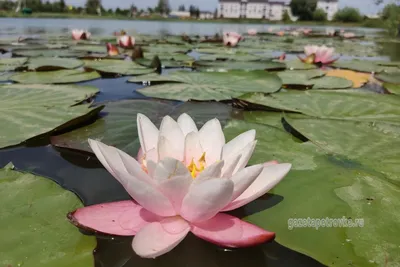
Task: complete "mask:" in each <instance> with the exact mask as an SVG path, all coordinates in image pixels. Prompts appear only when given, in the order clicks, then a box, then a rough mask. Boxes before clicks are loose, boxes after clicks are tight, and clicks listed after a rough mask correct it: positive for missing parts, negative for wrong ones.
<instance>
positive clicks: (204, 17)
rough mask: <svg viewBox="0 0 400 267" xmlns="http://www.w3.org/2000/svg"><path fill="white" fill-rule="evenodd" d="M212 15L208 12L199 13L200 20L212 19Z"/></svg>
mask: <svg viewBox="0 0 400 267" xmlns="http://www.w3.org/2000/svg"><path fill="white" fill-rule="evenodd" d="M213 18H214V13H212V12H209V11H201V12H200V19H213Z"/></svg>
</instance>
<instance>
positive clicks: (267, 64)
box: [194, 61, 286, 71]
mask: <svg viewBox="0 0 400 267" xmlns="http://www.w3.org/2000/svg"><path fill="white" fill-rule="evenodd" d="M194 65H195V67H196V69H200V70H202V71H223V70H283V69H285V68H286V65H285V64H283V63H280V62H274V61H256V62H247V61H215V62H210V61H196V62H195V63H194Z"/></svg>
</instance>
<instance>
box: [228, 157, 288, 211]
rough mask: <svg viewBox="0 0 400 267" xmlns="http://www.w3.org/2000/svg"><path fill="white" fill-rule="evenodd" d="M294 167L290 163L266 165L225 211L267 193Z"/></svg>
mask: <svg viewBox="0 0 400 267" xmlns="http://www.w3.org/2000/svg"><path fill="white" fill-rule="evenodd" d="M291 167H292V165H291V164H289V163H283V164H273V165H269V166H266V167H264V169H263V171H262V172H261V174H260V175H259V176H258V177H257V178H256V180H255V181H254V182H253V183H252V184H251V185H250V186H249V188H247V190H246V191H244V192H243V194H241V195H240V196H239V197H238V198H237V199H235V200H234V201H232V202H231V203H230V204H229V205H227V206H226V207H225V208H224V209H223V211H230V210H234V209H237V208H240V207H242V206H244V205H246V204H248V203H250V202H251V201H253V200H255V199H257V198H259V197H261V196H262V195H264V194H266V193H267V192H268V191H269V190H270V189H271V188H273V187H274V186H275V185H277V184H278V183H279V182H280V181H281V180H282V179H283V178H284V177H285V175H286V174H287V173H288V172H289V171H290V168H291Z"/></svg>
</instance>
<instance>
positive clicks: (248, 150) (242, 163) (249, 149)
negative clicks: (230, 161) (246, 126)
mask: <svg viewBox="0 0 400 267" xmlns="http://www.w3.org/2000/svg"><path fill="white" fill-rule="evenodd" d="M256 145H257V140H255V141H253V142H251V143H250V144H248V145H247V146H246V147H245V148H244V149H243V150H242V151H241V154H242V157H241V158H240V160H239V162H238V164H237V165H236V168H235V170H234V171H233V174H235V173H237V172H238V171H240V170H242V169H243V168H244V167H246V165H247V163H248V162H249V160H250V158H251V156H252V155H253V152H254V149H255V148H256Z"/></svg>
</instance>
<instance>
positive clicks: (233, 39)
mask: <svg viewBox="0 0 400 267" xmlns="http://www.w3.org/2000/svg"><path fill="white" fill-rule="evenodd" d="M242 40H243V37H242V36H241V35H240V34H238V33H236V32H224V35H223V42H224V45H225V46H231V47H235V46H236V45H237V44H238V43H239V42H240V41H242Z"/></svg>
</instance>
